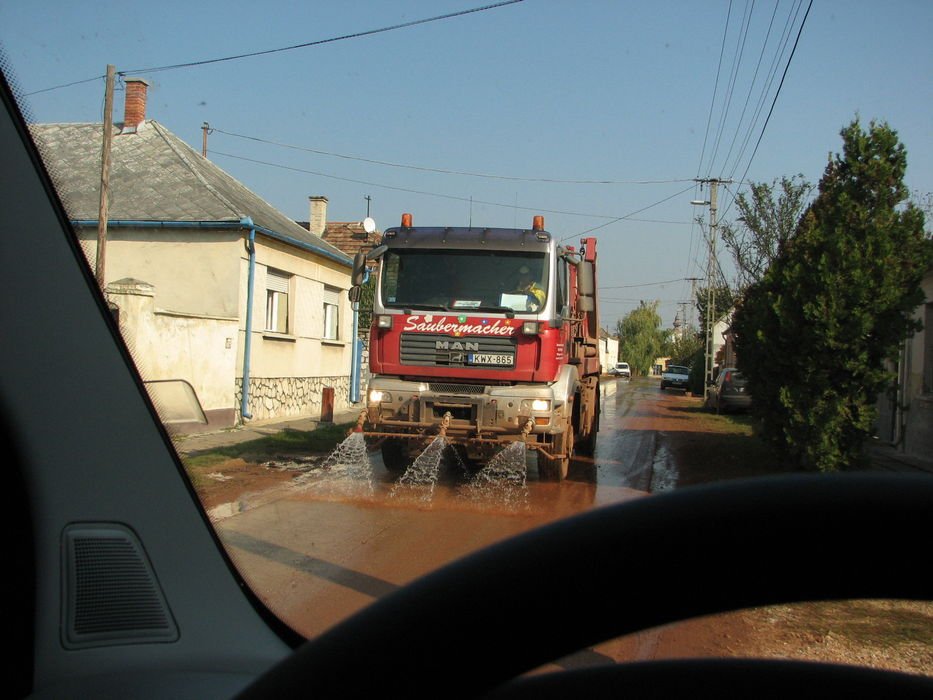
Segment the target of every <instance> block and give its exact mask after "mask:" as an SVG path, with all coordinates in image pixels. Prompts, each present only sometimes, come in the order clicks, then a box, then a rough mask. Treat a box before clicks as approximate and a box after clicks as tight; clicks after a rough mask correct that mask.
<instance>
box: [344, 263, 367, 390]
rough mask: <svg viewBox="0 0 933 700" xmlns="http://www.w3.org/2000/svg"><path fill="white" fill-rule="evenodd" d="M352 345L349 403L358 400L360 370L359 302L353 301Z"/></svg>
mask: <svg viewBox="0 0 933 700" xmlns="http://www.w3.org/2000/svg"><path fill="white" fill-rule="evenodd" d="M367 282H369V268H366V272H365V273H364V275H363V284H364V285H365V284H366V283H367ZM352 308H353V345H352V347H351V353H350V397H349V398H350V403H359V402H360V372H361V371H362V358H363V341H361V340H360V302H358V301H355V302H353V306H352Z"/></svg>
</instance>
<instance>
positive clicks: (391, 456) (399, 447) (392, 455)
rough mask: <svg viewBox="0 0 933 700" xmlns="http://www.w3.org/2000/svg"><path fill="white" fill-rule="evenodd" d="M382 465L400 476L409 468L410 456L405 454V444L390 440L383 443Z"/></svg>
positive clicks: (400, 441)
mask: <svg viewBox="0 0 933 700" xmlns="http://www.w3.org/2000/svg"><path fill="white" fill-rule="evenodd" d="M382 463H383V464H384V465H385V467H386V469H387V470H388V471H390V472H392V473H394V474H400V473H401V472H403V471H405V469H406V468H408V455H407V454H406V452H405V442H404V441H403V440H394V439H392V438H388V439H387V440H386V441H385V442H383V443H382Z"/></svg>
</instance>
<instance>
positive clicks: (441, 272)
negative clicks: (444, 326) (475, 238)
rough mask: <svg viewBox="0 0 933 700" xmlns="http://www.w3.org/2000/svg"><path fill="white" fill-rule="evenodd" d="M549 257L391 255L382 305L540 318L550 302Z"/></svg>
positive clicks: (396, 252) (494, 253)
mask: <svg viewBox="0 0 933 700" xmlns="http://www.w3.org/2000/svg"><path fill="white" fill-rule="evenodd" d="M545 262H546V258H545V255H544V253H534V254H532V253H524V252H515V253H513V252H505V251H486V250H456V251H451V250H442V251H437V250H420V249H416V250H390V251H388V252H387V253H386V255H385V258H384V261H383V268H382V303H383V305H384V306H386V307H390V308H420V309H438V310H443V311H465V312H468V311H471V310H472V311H487V312H488V311H503V312H506V311H517V312H532V313H533V312H537V311H540V310H541V309H542V308H543V307H544V303H545V301H546V299H547V293H548V292H547V290H548V272H547V265H546V264H545Z"/></svg>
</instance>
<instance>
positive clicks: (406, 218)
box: [402, 214, 411, 228]
mask: <svg viewBox="0 0 933 700" xmlns="http://www.w3.org/2000/svg"><path fill="white" fill-rule="evenodd" d="M402 228H411V214H402Z"/></svg>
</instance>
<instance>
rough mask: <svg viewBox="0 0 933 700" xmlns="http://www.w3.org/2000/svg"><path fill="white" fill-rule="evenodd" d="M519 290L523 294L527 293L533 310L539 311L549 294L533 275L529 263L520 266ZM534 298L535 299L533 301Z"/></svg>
mask: <svg viewBox="0 0 933 700" xmlns="http://www.w3.org/2000/svg"><path fill="white" fill-rule="evenodd" d="M517 289H518V292H519V293H521V294H527V295H528V297H529V299H528V301H529V304H530V305H531V310H532V311H537V310H538V309H540V308H541V307H542V306H544V299H545V297H546V296H547V294H546V293H545V291H544V288H543V287H542V286H541V285H540V284H538V283H537V282H535V281H534V279H533V278H532V276H531V270H530V269H529V268H528V266H527V265H522V266H521V267H520V268H518V285H517ZM532 298H533V299H534V300H533V301H532Z"/></svg>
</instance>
